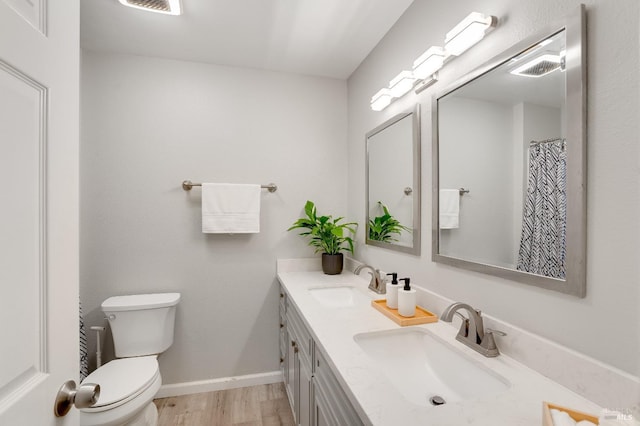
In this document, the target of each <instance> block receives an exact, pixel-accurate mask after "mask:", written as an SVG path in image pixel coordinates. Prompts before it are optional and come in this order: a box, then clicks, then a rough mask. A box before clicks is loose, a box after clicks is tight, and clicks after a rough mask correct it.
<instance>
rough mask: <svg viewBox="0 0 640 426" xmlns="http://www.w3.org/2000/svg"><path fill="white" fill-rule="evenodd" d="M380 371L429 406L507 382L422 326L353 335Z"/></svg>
mask: <svg viewBox="0 0 640 426" xmlns="http://www.w3.org/2000/svg"><path fill="white" fill-rule="evenodd" d="M354 340H355V341H356V343H357V344H358V345H359V346H360V347H361V348H362V349H363V350H364V352H365V353H366V354H367V355H369V356H370V357H371V358H372V359H373V360H375V361H376V362H377V364H378V367H379V370H380V372H382V374H384V375H385V376H386V377H387V379H388V380H389V381H390V382H391V383H392V384H393V385H394V387H396V388H397V390H398V391H399V392H400V393H401V394H402V395H403V396H404V397H405V398H406V399H407V400H409V401H410V402H412V403H414V404H417V405H420V406H431V405H433V404H432V403H431V402H430V398H432V397H433V396H439V397H441V398H443V399H444V401H446V402H447V403H449V402H456V401H462V400H467V399H473V398H476V397H480V396H483V395H487V394H491V393H497V392H502V391H505V390H507V389H508V388H509V382H508V381H507V380H506V379H504V378H503V377H501V376H499V375H498V374H496V373H494V372H493V371H491V370H490V369H488V368H486V367H485V366H483V365H482V364H480V363H479V362H477V361H476V360H473V359H472V358H470V357H468V356H467V355H466V354H463V353H461V352H460V351H458V350H457V349H456V348H454V347H453V346H451V345H450V344H449V343H447V342H445V341H443V340H442V339H440V338H439V337H436V336H434V335H433V334H431V333H429V332H428V331H426V330H424V329H417V328H412V329H401V330H390V331H381V332H372V333H362V334H357V335H355V336H354Z"/></svg>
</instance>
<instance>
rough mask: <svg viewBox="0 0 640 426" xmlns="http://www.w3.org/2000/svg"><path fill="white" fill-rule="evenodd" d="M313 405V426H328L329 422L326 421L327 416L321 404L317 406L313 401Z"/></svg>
mask: <svg viewBox="0 0 640 426" xmlns="http://www.w3.org/2000/svg"><path fill="white" fill-rule="evenodd" d="M313 405H314V408H315V410H314V411H315V412H314V414H315V419H314V421H315V423H314V426H329V425H330V424H329V422H328V420H327V414H326V413H325V410H324V407H323V406H322V405H321V404H318V402H317V401H315V400H314V401H313Z"/></svg>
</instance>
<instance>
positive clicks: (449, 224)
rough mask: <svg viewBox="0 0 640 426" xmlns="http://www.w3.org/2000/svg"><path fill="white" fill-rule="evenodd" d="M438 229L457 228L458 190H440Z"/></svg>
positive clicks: (458, 213) (458, 212)
mask: <svg viewBox="0 0 640 426" xmlns="http://www.w3.org/2000/svg"><path fill="white" fill-rule="evenodd" d="M439 204H440V229H454V228H457V227H458V222H459V219H458V217H459V215H460V190H459V189H441V190H440V200H439Z"/></svg>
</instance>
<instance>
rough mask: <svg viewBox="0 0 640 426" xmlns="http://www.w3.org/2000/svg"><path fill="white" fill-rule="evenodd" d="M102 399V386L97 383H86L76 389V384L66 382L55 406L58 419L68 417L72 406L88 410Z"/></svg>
mask: <svg viewBox="0 0 640 426" xmlns="http://www.w3.org/2000/svg"><path fill="white" fill-rule="evenodd" d="M99 397H100V385H98V384H96V383H84V384H82V385H80V387H79V388H77V389H76V382H75V381H73V380H68V381H66V382H65V383H64V384H63V385H62V387H61V388H60V390H59V391H58V394H57V395H56V402H55V404H54V406H53V412H54V413H55V415H56V417H62V416H66V415H67V413H68V412H69V410H70V409H71V406H72V405H75V406H76V408H87V407H91V406H92V405H93V404H95V403H96V402H98V398H99Z"/></svg>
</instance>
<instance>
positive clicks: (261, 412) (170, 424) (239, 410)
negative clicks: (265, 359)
mask: <svg viewBox="0 0 640 426" xmlns="http://www.w3.org/2000/svg"><path fill="white" fill-rule="evenodd" d="M153 402H154V403H155V404H156V407H158V414H159V420H158V426H294V423H293V414H292V413H291V407H290V406H289V400H288V399H287V394H286V392H285V390H284V384H283V383H275V384H270V385H260V386H251V387H246V388H238V389H229V390H224V391H216V392H207V393H197V394H193V395H184V396H176V397H170V398H160V399H156V400H154V401H153Z"/></svg>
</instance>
